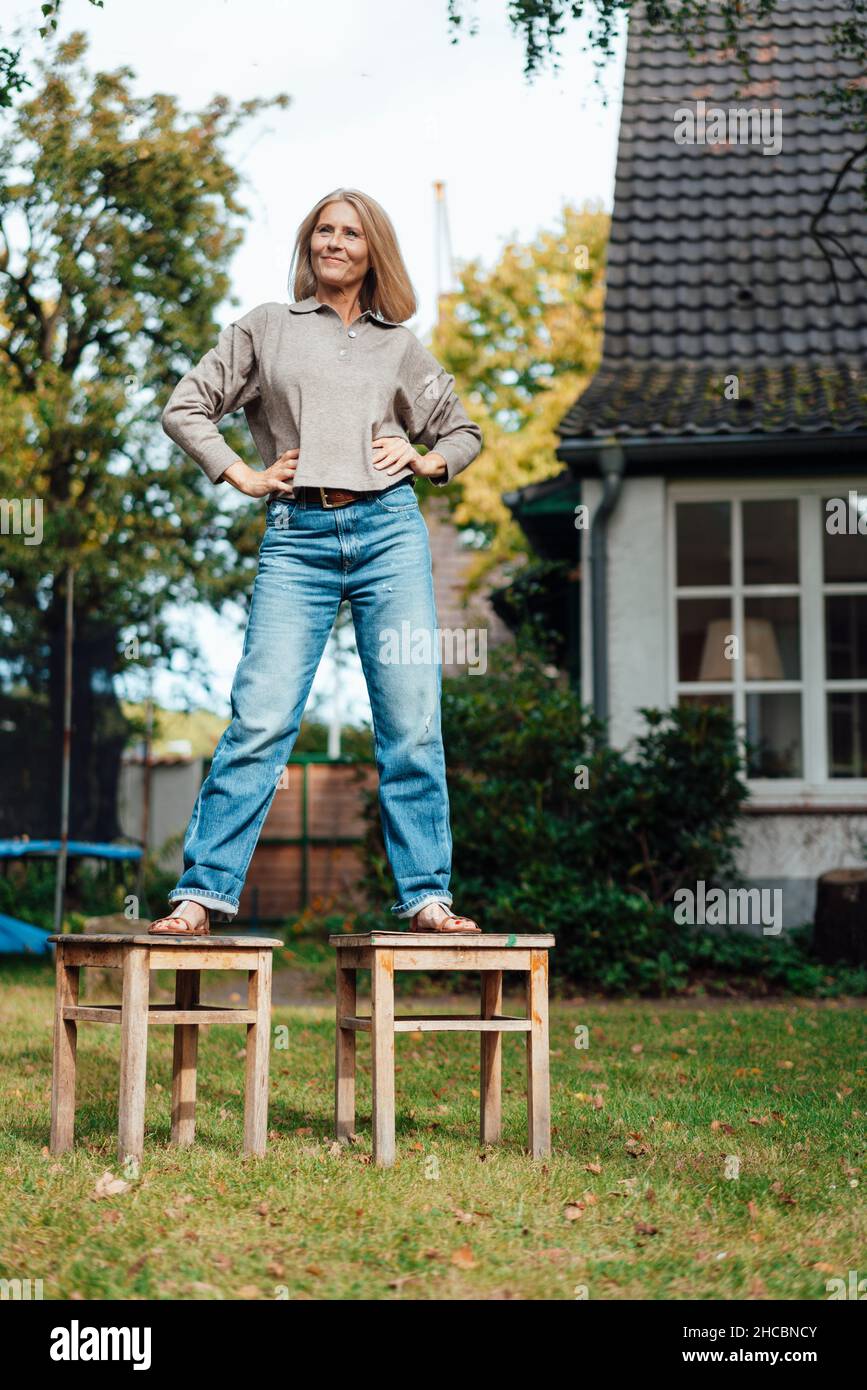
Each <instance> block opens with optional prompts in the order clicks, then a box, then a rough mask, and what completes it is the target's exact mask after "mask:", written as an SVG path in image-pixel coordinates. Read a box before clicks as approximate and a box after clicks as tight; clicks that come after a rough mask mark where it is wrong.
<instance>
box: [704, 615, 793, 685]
mask: <svg viewBox="0 0 867 1390" xmlns="http://www.w3.org/2000/svg"><path fill="white" fill-rule="evenodd" d="M731 637H732V624H731V621H730V619H728V618H715V619H714V621H713V622H712V623H708V625H707V633H706V635H705V639H704V649H703V651H702V654H701V666H700V668H699V673H698V678H699V680H700V681H730V680H731V678H732V662H731V657H730V656H728V655H727V652H728V651H729V649H730V639H731ZM744 643H745V646H746V665H745V676H744V678H745V679H746V680H748V681H779V680H782V679H783V661H782V657H781V656H780V648H779V645H778V643H777V635H776V633H775V632H774V625H773V623H772V622H770V621H769V620H768V619H767V618H747V619H746V620H745V622H744Z"/></svg>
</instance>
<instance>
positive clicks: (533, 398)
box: [432, 205, 610, 584]
mask: <svg viewBox="0 0 867 1390" xmlns="http://www.w3.org/2000/svg"><path fill="white" fill-rule="evenodd" d="M609 225H610V218H609V215H608V214H607V213H605V212H603V211H601V210H600V209H598V208H595V207H590V206H585V207H582V208H574V207H572V206H569V205H567V206H565V207H564V208H563V211H562V214H561V224H560V226H558V227H556V228H555V229H553V230H551V231H542V232H540V233H539V235H538V236H537V237H536V239H535V241H533V242H531V243H530V244H529V245H523V244H519V243H514V242H512V243H509V244H508V245H507V246H506V247H505V248H504V250H503V252H502V254H501V256H500V259H499V261H498V262H497V263H496V265H495V266H494V267H493V269H491V270H489V271H488V270H484V269H483V268H482V267H481V266H480V265H479V263H478V262H476V261H471V262H470V263H469V264H468V265H466V266H465V267H464V268H463V270H462V271H461V274H460V288H459V290H458V291H457V293H456V294H455V295H453V296H451V297H450V299H449V301H447V303H446V305H445V306H444V309H443V312H442V314H441V318H440V322H439V324H438V325H437V328H436V330H435V332H434V337H433V342H432V351H433V352H434V354H435V355H436V356H437V357H438V358H439V360H440V361H441V362H442V363H443V365H444V366H446V367H448V369H449V371H451V372H452V373H453V374H454V376H455V378H456V381H457V384H458V387H459V389H460V391H461V394H462V395H464V396H465V397H466V400H467V404H468V408H469V409H470V410H471V411H472V413H473V416H474V418H475V419H476V421H477V422H478V424H479V425H480V426H481V429H482V432H483V434H484V439H485V447H484V451H483V453H482V455H481V456H480V458H479V460H478V462H476V463H475V464H473V466H472V468H469V469H467V471H466V472H465V473H463V474H461V475H460V478H459V480H458V481H459V486H457V487H456V489H455V505H454V513H453V519H454V521H455V522H456V523H457V524H458V525H467V526H474V527H481V528H483V529H484V530H485V531H486V532H487V535H488V538H489V541H490V544H489V546H488V547H487V548H486V549H484V550H480V551H479V555H478V562H477V565H476V566H475V568H474V570H473V572H472V573H471V576H470V584H472V583H473V582H478V581H479V580H480V579H481V577H482V576H483V575H484V574H486V573H487V572H488V571H489V570H490V569H492V568H494V567H495V566H496V565H497V564H499V563H500V562H501V561H503V560H504V559H507V558H510V557H512V556H514V555H516V554H518V553H523V552H524V551H525V549H526V542H525V541H524V540H523V538H522V533H521V531H520V529H519V527H518V526H517V524H516V523H515V522H513V521H512V519H511V514H510V512H509V511H508V508H507V507H506V505H505V503H504V502H503V500H502V494H503V493H504V492H508V491H509V490H510V489H513V488H520V487H524V486H526V485H527V484H528V483H533V482H538V481H539V480H540V479H542V478H547V477H550V476H551V475H552V474H554V473H559V472H561V471H562V464H560V463H559V461H558V460H557V458H556V455H555V453H554V450H555V447H556V445H557V442H558V440H557V434H556V426H557V425H558V424H559V422H560V420H562V418H563V416H564V415H565V414H566V411H567V410H568V409H569V406H570V405H571V404H572V403H573V401H574V400H575V399H576V397H577V396H578V395H579V394H580V392H581V390H582V389H583V387H585V386H586V385H587V384H588V383H589V381H590V378H591V377H592V375H593V373H594V372H595V370H596V367H597V366H598V364H599V357H600V352H601V347H602V301H603V293H604V289H603V286H604V272H605V249H606V244H607V239H608V230H609Z"/></svg>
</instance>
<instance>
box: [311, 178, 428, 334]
mask: <svg viewBox="0 0 867 1390" xmlns="http://www.w3.org/2000/svg"><path fill="white" fill-rule="evenodd" d="M338 202H346V203H351V204H352V206H353V207H354V208H355V211H356V212H357V213H358V217H359V221H360V222H361V226H362V228H363V230H364V235H365V237H366V238H367V249H368V255H369V257H370V265H369V267H368V270H367V274H366V275H365V277H364V281H363V283H362V286H361V295H360V300H361V309H362V312H363V311H364V310H365V309H370V310H371V311H372V312H373V313H374V314H378V315H379V316H380V317H381V318H385V319H391V320H392V322H393V323H402V322H403V321H404V319H409V318H412V316H413V314H414V313H415V312H416V309H417V308H418V302H417V300H416V296H415V290H414V289H413V287H412V283H411V281H410V278H409V274H408V272H407V268H406V266H405V264H404V260H403V256H402V255H401V251H400V247H399V245H398V242H397V234H396V232H395V230H394V226H393V225H392V221H391V218H390V217H389V215H388V213H387V212H386V211H385V208H383V207H381V206H380V205H379V203H377V202H376V200H375V199H374V198H371V197H370V196H369V195H368V194H367V193H361V192H360V191H359V190H358V189H357V188H335V189H334V191H333V192H332V193H328V194H326V196H325V197H324V198H320V199H319V202H318V203H317V204H316V206H315V207H314V208H313V209H312V210H311V211H310V212H309V213H308V214H307V216H306V217H305V218H304V221H303V222H302V223H301V225H300V227H299V228H298V234H297V236H296V237H295V246H294V249H293V251H292V260H291V262H290V265H289V289H290V293H291V294H292V296H293V298H294V300H295V302H296V303H298V301H299V300H302V299H308V298H309V297H310V295H315V293H316V277H315V275H314V274H313V267H312V265H311V263H310V243H311V241H312V239H313V233H314V231H315V230H316V226H317V224H318V222H319V218H320V214H321V212H322V209H323V208H324V207H327V206H328V204H329V203H338Z"/></svg>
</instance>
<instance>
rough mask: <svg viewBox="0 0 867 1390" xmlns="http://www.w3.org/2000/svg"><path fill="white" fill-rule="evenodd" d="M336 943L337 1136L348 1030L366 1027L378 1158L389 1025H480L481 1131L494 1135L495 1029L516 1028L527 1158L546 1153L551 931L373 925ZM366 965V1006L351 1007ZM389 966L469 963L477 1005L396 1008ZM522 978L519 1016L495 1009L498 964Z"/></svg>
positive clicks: (390, 1060) (347, 1070) (485, 1136)
mask: <svg viewBox="0 0 867 1390" xmlns="http://www.w3.org/2000/svg"><path fill="white" fill-rule="evenodd" d="M329 941H330V943H331V945H332V946H333V947H334V949H335V960H336V995H337V1040H336V1053H335V1079H334V1088H335V1090H334V1114H335V1135H336V1138H337V1139H338V1140H340V1141H341V1142H342V1143H346V1142H348V1140H349V1138H350V1136H351V1135H352V1133H353V1132H354V1129H355V1039H356V1035H357V1034H358V1033H370V1035H371V1054H372V1063H373V1065H372V1074H373V1156H374V1162H375V1163H377V1164H378V1165H379V1166H380V1167H390V1166H391V1165H392V1164H393V1163H394V1161H395V1158H396V1148H395V1095H394V1039H395V1035H396V1034H397V1033H415V1032H422V1033H424V1032H454V1033H458V1032H459V1033H478V1034H480V1039H481V1085H480V1109H481V1119H480V1138H481V1142H482V1143H483V1144H495V1143H498V1142H499V1140H500V1135H501V1092H502V1035H503V1033H523V1034H524V1035H525V1037H526V1046H527V1121H528V1131H529V1149H530V1154H531V1156H532V1157H533V1158H545V1157H547V1156H548V1155H549V1154H550V1152H551V1118H550V1080H549V1045H548V951H549V950H551V948H552V947H553V946H554V937H553V936H551V935H549V934H544V933H541V932H532V933H530V932H528V933H525V934H521V935H515V934H507V933H505V932H501V933H496V932H482V933H477V932H471V933H470V932H468V933H467V934H466V935H463V934H459V933H457V932H455V933H451V932H409V931H385V930H383V931H371V932H364V933H359V934H357V935H356V934H355V933H343V934H341V935H339V936H331V937H329ZM359 970H369V971H370V973H371V1011H370V1013H369V1014H359V1013H358V1012H357V1007H356V1005H357V972H358V971H359ZM396 970H425V971H428V970H473V971H479V972H480V975H481V998H480V1007H479V1013H478V1014H477V1015H468V1014H418V1015H410V1014H395V1011H394V974H395V971H396ZM504 970H514V971H518V972H520V973H523V974H524V975H525V977H526V999H527V1012H526V1015H525V1016H523V1017H521V1016H512V1015H504V1014H503V971H504Z"/></svg>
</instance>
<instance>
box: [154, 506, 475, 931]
mask: <svg viewBox="0 0 867 1390" xmlns="http://www.w3.org/2000/svg"><path fill="white" fill-rule="evenodd" d="M342 599H348V601H349V603H350V605H351V610H352V618H353V622H354V625H355V636H356V642H357V645H358V651H359V655H360V657H361V664H362V668H363V670H364V676H365V680H366V681H367V689H368V692H369V694H370V703H371V709H372V713H373V729H374V745H375V753H376V766H377V769H378V772H379V805H380V813H381V817H382V831H383V838H384V841H385V847H386V852H387V854H388V860H389V863H390V865H391V871H392V874H393V877H394V881H395V887H396V890H397V901H396V902H395V903H393V904H392V905H391V908H390V911H391V912H392V913H393V914H394V915H395V916H396V917H410V916H412V914H413V913H415V912H418V911H419V909H420V908H421V907H423V906H424V905H425V904H426V903H432V902H440V903H445V904H446V905H450V904H451V901H452V895H451V893H450V892H449V878H450V874H451V856H452V836H451V827H450V825H449V804H448V793H447V790H446V773H445V756H444V752H443V743H442V731H441V723H440V697H441V680H442V666H441V656H440V652H439V649H438V645H437V638H438V631H437V615H436V602H435V598H434V589H433V578H432V574H431V559H430V546H429V543H428V533H427V526H426V525H425V521H424V518H423V516H422V514H421V511H420V510H419V505H418V499H417V497H416V495H415V491H414V489H413V487H412V486H411V485H409V484H406V483H400V484H393V485H392V486H390V487H389V488H388V489H387V490H386V491H385V492H384V493H383V494H381V495H380V496H377V497H375V498H367V499H361V500H357V501H354V502H350V503H349V504H348V505H346V506H343V507H338V508H335V509H334V510H329V509H326V508H323V507H322V505H321V503H320V502H319V501H318V499H317V501H316V502H313V503H309V502H308V501H307V500H306V499H303V500H302V499H301V498H274V499H273V500H271V501H269V503H268V505H267V509H266V523H265V533H264V536H263V538H262V543H261V546H260V548H259V566H258V571H257V574H256V578H255V581H254V584H253V594H252V600H251V605H250V615H249V619H248V623H247V630H246V633H245V636H244V646H243V651H242V654H241V660H240V662H239V664H238V669H237V671H236V672H235V677H234V680H233V683H232V692H231V710H232V719H231V722H230V724H229V725H228V727H227V729H226V730H225V732H224V733H223V736H222V738H221V739H220V742H219V743H218V745H217V748H216V750H215V753H214V758H213V761H212V763H211V769H210V772H209V773H208V776H207V777H206V778H205V781H204V782H203V784H202V787H201V790H200V792H199V795H198V797H197V799H196V804H195V806H194V807H193V813H192V816H191V817H190V823H189V825H188V827H187V831H186V834H185V837H184V871H183V874H182V875H181V877H180V879H179V880H178V883H177V886H176V887H175V888H173V889H172V891H171V892H170V894H169V902H172V903H176V902H180V901H181V900H182V899H192V900H194V901H196V902H200V903H202V904H204V905H205V906H206V907H209V908H213V909H215V910H216V911H218V912H224V913H227V914H228V915H229V916H234V915H235V914H236V913H237V911H238V903H239V900H240V896H241V890H242V889H243V887H244V881H245V878H246V874H247V870H248V868H249V865H250V860H251V858H252V857H253V851H254V850H255V848H256V843H257V841H258V839H259V835H260V832H261V830H262V826H263V824H264V822H265V818H266V816H267V814H268V810H269V808H270V806H271V802H272V801H273V799H274V795H275V793H276V791H277V787H278V784H279V782H280V780H281V778H282V777H283V774H284V769H285V767H286V763H287V761H288V759H289V755H290V753H291V752H292V748H293V746H294V744H295V739H296V737H297V735H298V730H299V728H300V727H301V716H302V714H303V712H304V707H305V705H306V703H307V697H308V695H309V694H310V687H311V686H312V684H313V678H314V676H315V674H316V670H317V667H318V666H319V662H320V661H321V659H322V653H323V651H324V650H325V644H326V642H327V640H328V636H329V634H330V632H331V629H332V627H333V624H334V619H335V617H336V615H337V610H338V607H339V605H340V603H341V600H342ZM425 655H426V656H427V659H426V660H425V659H424V657H425ZM420 657H421V659H419V658H420Z"/></svg>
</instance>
